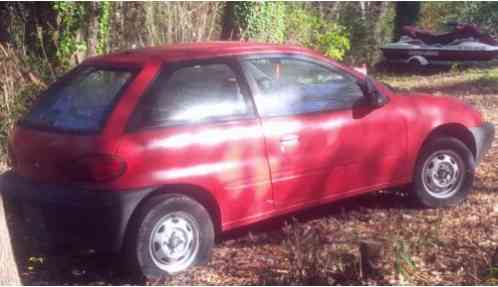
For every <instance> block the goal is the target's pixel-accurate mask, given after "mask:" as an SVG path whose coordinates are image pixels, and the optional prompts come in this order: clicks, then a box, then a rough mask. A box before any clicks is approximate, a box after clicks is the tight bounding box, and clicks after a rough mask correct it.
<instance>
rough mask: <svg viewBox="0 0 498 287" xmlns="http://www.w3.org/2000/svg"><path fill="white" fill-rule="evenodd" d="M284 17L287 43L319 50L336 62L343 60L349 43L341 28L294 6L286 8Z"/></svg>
mask: <svg viewBox="0 0 498 287" xmlns="http://www.w3.org/2000/svg"><path fill="white" fill-rule="evenodd" d="M286 15H287V16H286V34H287V41H289V42H296V43H300V44H302V45H303V46H305V47H308V48H311V49H315V50H319V51H321V52H322V53H324V54H325V55H327V56H329V57H331V58H334V59H337V60H342V59H343V58H344V55H345V54H346V52H347V51H348V50H349V48H350V42H349V33H348V32H347V31H346V29H345V28H344V27H343V26H341V25H339V24H337V23H335V22H332V21H329V20H326V19H325V18H324V17H320V16H319V15H317V13H316V11H314V10H313V9H306V8H304V7H302V6H299V5H296V4H294V5H292V4H291V5H289V6H288V9H287V13H286Z"/></svg>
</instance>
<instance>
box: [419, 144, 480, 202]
mask: <svg viewBox="0 0 498 287" xmlns="http://www.w3.org/2000/svg"><path fill="white" fill-rule="evenodd" d="M438 154H439V156H440V157H441V156H443V155H445V154H446V155H449V156H450V157H449V158H450V159H452V160H453V161H452V163H454V164H455V165H456V166H458V169H459V170H460V171H461V172H459V173H458V174H459V176H458V178H457V179H456V180H455V181H456V182H455V183H454V184H453V185H454V186H453V187H452V188H450V190H451V192H450V191H448V192H447V195H446V194H444V193H443V192H441V193H440V195H439V193H438V192H434V191H432V192H431V187H430V186H431V184H430V183H427V182H431V180H433V179H431V178H433V177H429V176H428V175H427V174H426V175H425V178H424V167H425V168H426V171H427V169H429V170H430V166H431V164H432V162H431V161H430V160H431V159H432V158H434V159H435V158H438V157H437V155H438ZM440 157H439V158H440ZM428 172H430V171H428ZM474 172H475V160H474V156H473V154H472V152H471V151H470V150H469V148H468V147H467V146H466V145H465V144H464V143H462V142H461V141H460V140H458V139H456V138H452V137H438V138H434V139H431V140H429V141H428V142H427V143H426V144H424V146H423V148H422V151H421V152H420V155H419V157H418V159H417V164H416V167H415V178H414V182H413V185H412V187H413V188H412V191H411V192H410V195H411V197H412V198H413V199H414V200H415V201H416V202H417V203H418V204H419V205H421V206H423V207H427V208H437V207H449V206H454V205H457V204H458V203H460V202H462V201H463V200H464V199H465V198H466V197H467V195H468V194H469V192H470V191H471V189H472V184H473V182H474ZM450 177H451V176H450ZM450 186H452V185H450Z"/></svg>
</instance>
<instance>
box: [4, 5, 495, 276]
mask: <svg viewBox="0 0 498 287" xmlns="http://www.w3.org/2000/svg"><path fill="white" fill-rule="evenodd" d="M450 20H453V21H461V22H470V23H474V24H478V25H480V27H481V28H482V29H483V30H485V31H487V32H490V33H491V34H494V35H495V36H497V35H498V3H497V2H399V3H397V2H366V1H364V2H289V3H287V2H106V1H103V2H8V3H1V4H0V75H1V80H0V171H3V170H5V169H7V162H6V152H7V151H6V145H5V141H6V138H7V135H8V132H9V131H10V129H11V127H12V125H13V123H14V122H15V121H16V119H17V118H18V117H19V116H20V115H21V114H22V113H23V112H24V110H25V109H26V107H27V106H29V103H30V102H32V100H33V99H34V98H35V97H36V95H37V93H38V92H39V91H40V90H42V89H44V88H45V87H46V86H47V85H49V84H50V83H51V82H53V81H54V80H55V79H56V78H57V77H59V76H60V75H62V74H63V73H64V72H66V71H67V70H68V69H70V68H72V67H73V66H74V65H76V64H77V63H80V62H81V61H83V60H84V59H85V58H87V57H90V56H94V55H97V54H102V53H109V52H113V51H119V50H124V49H130V48H139V47H145V46H156V45H164V44H172V43H178V42H198V41H212V40H237V41H238V40H240V41H258V42H274V43H292V44H295V45H302V46H305V47H309V48H312V49H316V50H319V51H321V52H322V53H324V54H327V55H328V56H330V57H332V58H334V59H337V60H339V61H343V62H345V63H348V64H353V65H362V64H367V65H368V66H369V68H371V69H374V68H375V65H376V64H377V63H378V62H380V61H381V60H382V58H381V55H380V50H379V47H380V46H382V45H383V44H385V43H386V42H389V41H392V40H397V38H398V33H399V32H398V31H399V28H400V27H401V26H402V25H405V24H417V25H419V26H422V27H425V28H429V29H434V30H444V29H446V28H447V27H446V26H445V25H444V23H445V22H447V21H450ZM369 71H370V70H369ZM380 76H381V77H382V75H380ZM386 79H387V81H389V82H390V83H394V84H396V83H398V84H399V85H398V86H401V87H405V88H412V89H416V90H417V89H418V90H420V91H430V92H433V91H440V90H442V91H443V92H451V93H456V94H457V95H458V96H460V95H461V97H462V99H464V98H465V97H467V100H468V101H470V102H471V103H473V104H475V105H480V106H482V107H484V108H485V112H486V117H487V118H488V120H491V121H493V122H494V123H498V118H497V117H496V114H497V111H498V102H497V101H496V99H498V98H496V95H497V94H498V85H497V84H496V83H497V82H498V69H496V68H489V69H488V68H486V69H483V70H479V71H477V70H476V71H474V70H472V71H471V72H466V73H460V72H459V71H456V72H451V73H450V74H448V75H441V76H438V77H433V78H432V79H435V80H434V81H433V82H431V81H428V80H427V78H424V77H418V76H415V77H409V78H406V79H401V80H400V79H398V78H389V77H387V78H386ZM435 82H437V83H438V85H435ZM467 83H470V84H467ZM484 96H485V97H484ZM493 96H494V97H493ZM497 155H498V154H497V153H496V150H494V154H493V155H492V156H494V157H495V158H496V156H497ZM495 163H496V162H495ZM483 166H484V167H481V170H480V171H479V172H480V174H479V176H480V179H479V180H478V182H477V186H478V187H477V189H479V190H480V191H481V193H479V194H478V195H477V196H474V197H473V198H472V199H471V200H470V201H472V202H473V205H472V204H467V205H464V206H463V207H461V208H459V209H452V210H451V211H446V213H443V212H441V213H440V211H421V212H419V211H414V210H408V211H404V210H402V209H399V206H401V207H403V203H399V202H397V200H398V199H399V198H398V197H395V196H393V195H392V194H387V195H386V194H381V195H380V197H381V198H382V197H383V199H376V198H374V199H373V200H371V199H369V198H367V199H366V200H363V201H362V202H360V203H359V205H360V211H359V212H356V211H353V212H351V213H344V214H342V213H341V214H336V215H337V216H336V218H335V219H330V218H326V219H324V220H322V221H316V220H315V221H310V222H309V223H308V224H307V225H302V226H301V225H295V226H294V227H292V226H290V227H289V226H288V227H287V229H286V230H284V232H283V233H282V231H281V230H280V229H279V231H277V232H278V234H272V233H267V234H263V235H261V236H259V237H257V236H256V237H252V236H249V237H244V238H243V239H242V240H239V241H238V242H236V243H233V241H230V240H228V241H225V243H223V244H222V245H221V247H219V249H217V251H216V254H215V258H214V260H213V263H212V265H211V266H210V267H208V269H207V273H206V269H204V270H200V271H199V272H197V273H195V272H194V273H192V274H190V273H189V277H188V278H187V279H185V278H184V279H182V277H181V276H180V277H178V278H179V279H176V280H178V281H172V283H173V284H175V283H179V284H194V283H201V284H213V283H215V284H231V283H236V284H253V283H256V284H271V283H276V284H290V283H298V284H299V283H302V284H315V283H321V284H349V283H352V284H360V283H361V284H363V283H369V282H370V283H372V282H373V283H376V284H388V283H393V282H394V283H395V284H402V283H404V282H403V280H402V279H401V281H389V280H387V279H386V280H385V281H382V280H381V281H362V282H360V281H357V279H358V278H359V274H360V270H359V267H358V264H357V263H358V262H357V261H355V260H356V259H355V258H353V257H354V256H353V257H351V256H352V255H351V252H349V251H347V250H348V249H347V246H346V245H344V246H343V245H341V244H344V243H346V242H347V243H351V242H353V243H354V242H356V240H357V238H358V234H359V233H360V232H363V233H364V234H367V235H368V236H371V237H375V236H376V235H378V234H389V235H393V236H392V238H391V239H392V241H389V244H391V245H390V247H389V248H388V250H389V252H390V255H389V256H385V257H386V258H389V260H387V261H386V262H388V263H389V264H392V266H394V270H395V272H394V274H395V275H396V276H398V277H397V278H398V279H399V278H409V279H410V280H411V281H410V282H414V283H417V284H428V283H434V282H436V283H434V284H447V283H449V282H455V283H457V284H482V283H487V284H496V283H497V282H498V279H497V278H498V275H497V274H498V263H497V262H498V252H497V253H496V255H495V256H494V257H493V256H491V257H490V255H493V250H494V249H493V246H494V245H492V244H491V245H486V247H482V246H481V245H482V244H481V243H482V242H485V243H486V244H488V243H489V242H494V241H496V238H494V237H493V236H496V233H493V228H495V227H496V217H493V216H495V215H493V214H498V206H496V207H494V206H495V205H494V204H495V202H496V195H494V194H495V193H491V192H490V191H492V190H493V189H495V188H496V186H497V184H498V179H497V177H496V172H497V170H496V169H497V167H496V164H493V162H491V163H490V162H485V163H484V165H483ZM373 196H374V197H375V196H378V195H373ZM376 200H377V201H378V202H379V201H380V202H382V200H383V201H384V202H387V206H381V207H378V206H375V207H372V205H373V204H372V202H375V201H376ZM396 204H399V206H398V209H396V207H394V208H393V206H395V205H396ZM355 206H357V205H355ZM475 206H478V207H479V210H477V209H475ZM0 207H1V206H0ZM347 208H348V207H346V209H347ZM493 208H494V209H493ZM365 210H367V211H366V212H363V211H365ZM415 213H416V215H417V217H415V216H413V214H415ZM469 214H470V215H469ZM2 216H3V212H1V210H0V217H2ZM389 218H391V219H392V220H387V219H389ZM393 218H394V219H393ZM476 218H477V219H476ZM384 219H386V220H384ZM455 220H457V221H455ZM493 220H494V221H493ZM2 221H3V219H1V218H0V229H1V230H4V229H2V228H3V227H2V226H4V225H2V224H1V223H2ZM407 222H409V223H407ZM462 222H463V223H462ZM457 223H458V224H457ZM436 224H437V226H436ZM461 224H464V225H465V224H467V225H469V226H470V225H472V224H474V225H475V226H474V225H472V226H470V227H468V226H467V227H468V228H469V230H471V231H472V232H468V234H466V235H465V236H463V235H462V236H461V237H460V235H459V234H456V235H455V234H454V233H455V232H454V231H455V229H458V228H460V226H461ZM493 224H494V225H493ZM401 225H406V226H411V229H410V228H406V229H400V228H399V226H401ZM334 228H335V229H334ZM341 230H349V231H348V232H342V233H339V232H338V231H341ZM490 230H491V231H490ZM495 230H496V229H495ZM350 231H351V232H350ZM4 233H5V232H4ZM330 234H333V235H334V236H335V235H337V236H339V237H341V238H339V239H340V240H339V241H337V240H336V239H337V238H335V239H333V240H335V241H333V243H330V242H329V243H328V244H329V245H330V244H332V245H330V246H333V247H334V248H335V249H334V250H335V251H334V252H335V253H334V252H332V253H330V252H329V253H323V251H325V250H326V249H327V248H328V247H327V248H323V249H322V248H321V247H320V248H318V246H322V245H323V244H322V243H323V242H322V241H323V240H325V241H327V240H329V239H330V238H329V237H330ZM421 234H423V236H422V235H421ZM490 234H491V235H490ZM493 234H494V235H493ZM274 235H275V236H274ZM281 237H283V238H284V239H282V238H281ZM342 237H344V238H342ZM2 238H3V239H5V240H4V241H1V240H0V242H8V241H9V238H5V237H0V239H2ZM420 238H422V239H420ZM482 238H484V239H482ZM341 240H342V241H341ZM421 240H424V241H421ZM466 240H468V241H466ZM480 240H481V241H482V240H485V241H482V242H481V241H480ZM255 241H258V242H259V243H260V244H259V245H258V249H257V250H256V248H253V247H251V246H252V245H251V244H250V243H251V242H255ZM274 241H275V242H277V241H278V242H284V244H283V245H278V247H277V248H275V247H274V245H272V244H273V243H274ZM327 242H328V241H327ZM334 242H335V243H334ZM337 242H339V243H337ZM340 242H343V243H340ZM469 242H470V243H469ZM334 244H335V245H334ZM386 244H387V243H386ZM2 245H3V243H2ZM232 245H233V246H232ZM337 246H339V247H337ZM410 246H411V247H412V251H409V247H410ZM414 246H415V250H413V248H414ZM420 246H422V247H420ZM343 247H344V248H343ZM265 248H266V249H265ZM416 248H420V250H418V249H416ZM286 250H287V251H286ZM461 250H464V251H462V252H463V253H462V254H461V256H460V257H461V258H465V260H464V259H462V260H460V259H461V258H460V257H455V258H456V259H455V258H453V257H454V256H456V255H455V254H456V253H453V251H458V252H460V251H461ZM1 252H2V249H0V253H1ZM258 252H259V253H261V254H259V253H258ZM279 252H280V253H282V254H283V255H282V254H280V253H279ZM348 252H349V253H348ZM458 252H457V253H458ZM277 253H278V254H279V255H278V254H277ZM227 254H228V255H227ZM237 254H239V255H240V256H235V255H237ZM247 254H251V256H253V257H254V256H260V257H258V259H254V258H252V257H251V256H249V257H248V256H247ZM258 254H259V255H258ZM275 254H277V255H278V256H277V255H275ZM310 254H311V255H310ZM413 254H417V256H418V257H416V256H414V257H412V256H411V255H413ZM435 254H438V256H439V255H443V256H445V258H450V259H451V258H453V259H452V260H453V261H451V260H450V261H448V260H446V259H445V260H442V259H440V258H439V257H437V256H436V255H435ZM0 255H1V254H0ZM270 255H271V256H270ZM273 255H274V256H273ZM29 256H31V255H29ZM29 256H28V258H29V260H28V262H29V264H31V265H30V266H29V267H30V268H38V267H36V266H35V265H36V264H38V263H36V262H38V261H39V260H38V257H29ZM272 256H273V257H272ZM279 256H280V257H279ZM331 256H332V257H331ZM452 256H453V257H452ZM2 258H4V257H2V256H0V260H2ZM32 258H35V259H36V260H34V261H33V260H31V259H32ZM40 258H41V257H40ZM226 258H231V260H235V262H233V264H225V263H223V264H221V265H222V266H221V267H220V266H219V265H220V262H224V261H225V260H226ZM251 258H252V259H254V260H252V259H251ZM261 258H277V259H275V260H273V261H271V262H270V261H269V260H268V262H266V261H265V260H263V261H264V262H260V261H261ZM278 258H280V259H278ZM282 258H283V259H282ZM412 258H415V261H413V260H412ZM245 259H247V260H252V261H250V262H249V261H247V260H246V261H244V260H245ZM419 259H420V261H421V262H419V261H417V260H419ZM279 260H282V262H280V261H279ZM459 260H460V261H459ZM32 261H33V262H35V263H36V264H35V263H33V262H32ZM329 261H334V263H330V262H329ZM495 261H496V262H495ZM41 262H42V263H43V261H41ZM251 262H260V263H261V264H262V265H261V266H263V267H264V266H266V265H268V266H270V267H271V266H273V267H275V266H277V267H278V268H277V267H275V268H269V269H268V268H266V269H265V268H262V269H261V270H263V269H264V270H263V271H261V270H260V269H258V268H255V267H254V268H253V266H252V265H251V264H252V263H251ZM448 262H449V263H448ZM0 263H2V264H3V266H4V267H5V266H7V267H8V265H6V264H4V263H5V262H0ZM21 263H22V262H21ZM21 263H18V265H19V266H21V265H22V264H21ZM42 263H40V264H42ZM280 263H281V264H280ZM328 263H330V264H331V266H332V265H333V270H331V269H330V270H329V269H327V268H325V267H324V266H325V265H327V264H328ZM384 263H385V262H384ZM85 264H86V263H85ZM217 264H218V265H217ZM244 264H247V266H246V265H244ZM265 264H266V265H265ZM279 264H280V265H279ZM386 264H387V263H386ZM424 264H426V265H424ZM493 264H494V265H493ZM66 265H68V264H66V262H65V261H64V262H63V263H62V264H61V266H62V267H63V268H66ZM453 265H454V266H453ZM231 266H232V267H233V266H237V268H239V269H234V270H232V269H230V268H232V267H231ZM261 266H259V267H261ZM279 266H288V269H285V270H282V269H279V268H280V267H279ZM389 266H391V265H389ZM415 266H418V267H415ZM427 266H429V267H430V268H429V267H427ZM434 266H435V267H434ZM441 266H443V267H441ZM493 266H495V267H493ZM87 267H88V266H87ZM246 267H247V268H246ZM425 267H427V268H426V269H428V271H427V270H425V269H424V268H425ZM453 267H455V270H453V269H452V268H453ZM63 268H62V269H63ZM240 268H241V269H240ZM334 268H335V269H334ZM386 268H387V267H386ZM438 268H439V269H438ZM441 268H443V269H444V268H446V269H444V270H450V271H448V274H455V275H454V276H453V277H445V276H447V275H445V274H446V273H444V272H442V271H441V272H442V273H441V272H439V271H437V272H436V271H434V270H436V269H437V270H442V269H441ZM6 269H8V268H6ZM54 269H57V268H56V267H54ZM391 269H393V268H391ZM241 270H243V271H241ZM258 270H259V271H258ZM426 271H427V272H426ZM54 272H55V273H54V274H58V273H57V272H59V270H57V271H54ZM71 272H72V271H70V273H71ZM216 272H218V273H216ZM219 272H222V273H223V274H224V275H225V278H221V279H220V278H218V279H219V280H218V279H216V278H217V277H216V276H218V275H217V274H219ZM238 272H239V273H240V272H245V273H244V274H243V275H240V276H239V273H238ZM268 272H269V273H268ZM424 272H425V273H424ZM433 272H436V273H433ZM438 272H439V273H438ZM10 273H12V272H10ZM28 273H29V272H28ZM72 273H73V274H79V273H81V272H79V273H78V272H77V273H74V272H72ZM1 274H2V272H1V270H0V277H1ZM227 274H228V275H227ZM331 274H332V275H331ZM400 274H401V275H400ZM403 274H404V275H403ZM420 274H425V275H420ZM427 274H428V275H427ZM75 276H76V275H75ZM77 276H80V275H77ZM196 276H197V277H199V278H200V279H199V278H197V277H196ZM251 276H253V277H251ZM286 276H287V277H286ZM289 276H290V277H289ZM292 276H294V277H292ZM400 276H401V277H400ZM403 276H404V277H403ZM421 276H422V277H421ZM423 276H426V277H423ZM427 276H429V277H427ZM448 276H450V275H448ZM196 278H197V279H199V280H198V281H195V280H197V279H196ZM212 278H215V279H216V280H214V281H212V280H211V279H212ZM226 278H229V279H226ZM230 278H231V279H230ZM233 278H239V279H240V280H241V281H237V280H235V281H230V280H234V279H233ZM254 278H256V279H254ZM279 278H280V279H279ZM282 278H284V279H282ZM1 279H2V278H0V282H2V280H1ZM277 279H278V280H280V281H278V280H277ZM60 280H61V281H55V282H56V283H54V284H65V283H66V281H64V280H65V279H60ZM182 280H184V281H182ZM210 280H211V281H210ZM272 280H273V281H272ZM313 280H315V281H313ZM375 280H376V279H375ZM406 280H408V279H406ZM11 282H13V281H11ZM34 282H35V283H36V284H40V283H41V284H46V282H45V281H41V282H38V281H34ZM113 282H114V281H113ZM117 282H118V283H121V281H117ZM80 283H85V282H83V281H81V282H80ZM96 283H98V284H100V283H99V282H93V281H92V284H96Z"/></svg>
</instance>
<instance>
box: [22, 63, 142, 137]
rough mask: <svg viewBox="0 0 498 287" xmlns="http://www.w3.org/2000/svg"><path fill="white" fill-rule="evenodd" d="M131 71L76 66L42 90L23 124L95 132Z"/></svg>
mask: <svg viewBox="0 0 498 287" xmlns="http://www.w3.org/2000/svg"><path fill="white" fill-rule="evenodd" d="M133 74H134V71H132V70H127V69H121V68H120V69H116V68H102V67H92V66H86V67H82V68H79V69H77V70H76V71H74V72H73V73H71V74H70V75H69V76H68V77H66V78H64V79H63V80H61V81H59V82H57V83H56V84H54V85H52V86H51V87H50V88H49V89H48V90H47V91H46V92H44V93H43V95H41V98H40V101H38V102H37V103H36V104H35V106H34V107H33V109H32V110H31V112H30V113H29V114H28V115H27V117H26V118H25V119H24V120H23V123H24V124H27V125H30V126H34V127H40V128H44V129H57V130H63V131H76V132H97V131H99V130H100V129H101V128H102V125H103V122H104V120H105V118H106V116H107V114H108V113H109V112H110V111H111V109H112V107H113V103H114V101H115V100H116V99H117V97H118V95H119V94H120V91H121V90H122V89H123V87H124V86H125V85H126V83H127V82H128V81H130V80H131V78H132V77H133Z"/></svg>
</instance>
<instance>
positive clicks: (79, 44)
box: [54, 1, 86, 66]
mask: <svg viewBox="0 0 498 287" xmlns="http://www.w3.org/2000/svg"><path fill="white" fill-rule="evenodd" d="M54 9H55V10H56V11H57V13H58V18H59V25H60V34H59V39H58V49H57V57H58V58H59V61H60V62H61V64H62V65H63V66H69V65H70V64H71V57H72V56H73V55H74V53H75V52H77V51H84V50H85V48H86V46H85V44H84V41H83V39H81V38H79V37H78V31H79V29H80V27H81V25H84V23H85V17H86V9H85V4H84V3H81V2H66V1H61V2H56V3H54Z"/></svg>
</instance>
